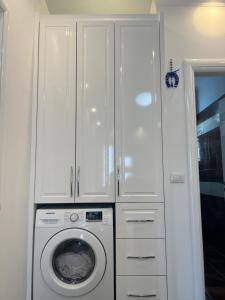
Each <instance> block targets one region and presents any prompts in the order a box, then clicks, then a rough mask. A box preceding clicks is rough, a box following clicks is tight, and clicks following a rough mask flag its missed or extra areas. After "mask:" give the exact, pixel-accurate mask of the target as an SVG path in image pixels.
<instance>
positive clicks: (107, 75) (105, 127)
mask: <svg viewBox="0 0 225 300" xmlns="http://www.w3.org/2000/svg"><path fill="white" fill-rule="evenodd" d="M77 33H78V35H77V37H78V39H77V41H78V45H77V46H78V52H77V143H76V150H77V151H76V153H77V156H76V163H77V197H76V200H77V202H114V201H115V200H114V199H115V189H114V23H113V22H107V21H105V22H104V21H95V22H91V21H89V22H88V21H86V22H79V23H78V25H77Z"/></svg>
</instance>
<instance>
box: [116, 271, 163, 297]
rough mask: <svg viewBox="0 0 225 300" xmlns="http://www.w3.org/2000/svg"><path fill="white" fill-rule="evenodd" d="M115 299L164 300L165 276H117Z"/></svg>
mask: <svg viewBox="0 0 225 300" xmlns="http://www.w3.org/2000/svg"><path fill="white" fill-rule="evenodd" d="M116 290H117V292H116V293H117V298H116V299H117V300H141V299H143V300H166V299H167V285H166V277H165V276H117V286H116Z"/></svg>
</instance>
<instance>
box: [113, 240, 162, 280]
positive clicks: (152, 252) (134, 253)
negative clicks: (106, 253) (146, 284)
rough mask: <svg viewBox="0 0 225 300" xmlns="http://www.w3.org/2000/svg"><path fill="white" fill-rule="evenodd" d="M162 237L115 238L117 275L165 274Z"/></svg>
mask: <svg viewBox="0 0 225 300" xmlns="http://www.w3.org/2000/svg"><path fill="white" fill-rule="evenodd" d="M165 249H166V245H165V240H163V239H117V240H116V274H117V275H166V253H165Z"/></svg>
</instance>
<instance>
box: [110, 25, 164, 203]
mask: <svg viewBox="0 0 225 300" xmlns="http://www.w3.org/2000/svg"><path fill="white" fill-rule="evenodd" d="M115 26H116V33H115V36H116V40H115V43H116V45H115V49H116V53H115V59H116V65H115V72H116V73H115V80H116V82H115V90H116V98H115V99H116V124H115V125H116V163H117V167H118V168H119V170H118V172H119V173H120V174H119V178H118V180H119V187H118V196H117V201H119V202H126V201H127V202H163V201H164V200H163V186H162V182H163V176H162V133H161V98H160V73H159V70H160V61H159V23H158V22H157V21H155V22H151V21H138V22H137V21H126V22H117V23H116V25H115Z"/></svg>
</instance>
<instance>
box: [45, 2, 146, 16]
mask: <svg viewBox="0 0 225 300" xmlns="http://www.w3.org/2000/svg"><path fill="white" fill-rule="evenodd" d="M46 2H47V5H48V8H49V11H50V13H53V14H57V13H60V14H68V13H70V14H80V13H86V14H101V13H104V14H110V13H149V12H150V7H151V0H46Z"/></svg>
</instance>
